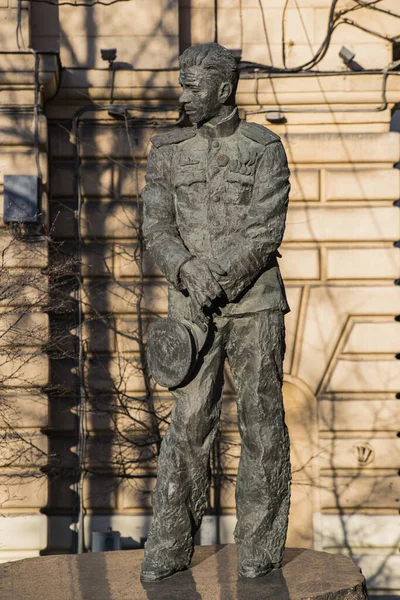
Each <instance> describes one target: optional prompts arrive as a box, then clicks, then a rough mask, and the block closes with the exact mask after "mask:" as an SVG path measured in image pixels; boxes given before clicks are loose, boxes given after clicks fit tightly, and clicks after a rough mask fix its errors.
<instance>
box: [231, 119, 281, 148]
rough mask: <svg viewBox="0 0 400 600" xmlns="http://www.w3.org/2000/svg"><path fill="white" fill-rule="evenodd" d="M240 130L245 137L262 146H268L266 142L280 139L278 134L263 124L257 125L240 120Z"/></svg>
mask: <svg viewBox="0 0 400 600" xmlns="http://www.w3.org/2000/svg"><path fill="white" fill-rule="evenodd" d="M240 132H241V133H242V134H243V135H244V136H246V137H247V138H250V139H251V140H253V142H258V143H259V144H262V145H263V146H268V144H272V143H273V142H279V140H280V139H281V138H280V137H279V135H276V133H274V132H273V131H271V130H270V129H268V128H267V127H264V126H263V125H258V123H246V121H242V123H241V125H240Z"/></svg>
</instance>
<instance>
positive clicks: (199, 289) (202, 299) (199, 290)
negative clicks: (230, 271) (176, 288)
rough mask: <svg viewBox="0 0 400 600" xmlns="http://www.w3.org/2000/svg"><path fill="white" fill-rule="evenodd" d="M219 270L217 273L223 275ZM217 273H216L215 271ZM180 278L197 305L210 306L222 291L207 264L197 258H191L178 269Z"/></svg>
mask: <svg viewBox="0 0 400 600" xmlns="http://www.w3.org/2000/svg"><path fill="white" fill-rule="evenodd" d="M223 273H224V272H223V271H222V270H220V272H219V275H223ZM215 275H217V273H215ZM179 276H180V280H181V283H182V285H183V286H184V287H185V289H186V290H187V291H188V293H189V296H190V297H191V299H192V300H193V301H194V302H195V304H197V305H198V306H199V308H200V309H201V308H203V307H204V306H208V307H210V306H211V303H212V302H213V300H215V299H216V298H218V296H221V295H222V294H223V293H224V292H223V289H222V287H221V286H220V284H219V283H218V281H217V280H216V278H215V276H214V274H213V272H212V271H211V270H210V268H209V267H208V265H207V264H206V263H205V262H204V261H202V260H200V259H199V258H195V257H194V258H192V259H191V260H189V261H188V262H186V263H185V264H184V265H183V266H182V267H181V269H180V273H179Z"/></svg>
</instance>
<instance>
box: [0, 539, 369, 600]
mask: <svg viewBox="0 0 400 600" xmlns="http://www.w3.org/2000/svg"><path fill="white" fill-rule="evenodd" d="M142 560H143V551H142V550H133V551H123V552H107V553H93V554H92V553H91V554H83V555H80V556H72V555H63V556H44V557H39V558H30V559H26V560H22V561H18V562H13V563H6V564H2V565H0V598H1V600H146V599H147V600H278V599H279V600H364V599H366V598H367V594H366V591H365V581H364V577H363V575H362V573H361V572H360V570H359V568H358V567H357V566H356V565H355V564H354V563H353V561H352V560H350V559H349V558H346V557H344V556H339V555H332V554H327V553H325V552H315V551H313V550H302V549H287V550H286V553H285V559H284V565H283V568H282V569H279V570H277V571H273V572H272V573H270V574H269V575H267V576H266V577H263V578H260V579H255V580H242V579H238V577H237V574H236V568H237V560H236V548H235V546H234V545H231V544H229V545H226V546H198V547H196V551H195V554H194V557H193V561H192V567H191V569H190V570H189V571H185V572H181V573H176V574H175V575H174V576H173V577H170V578H169V579H165V580H164V581H162V582H158V583H151V584H143V585H142V584H141V583H140V581H139V573H140V566H141V562H142Z"/></svg>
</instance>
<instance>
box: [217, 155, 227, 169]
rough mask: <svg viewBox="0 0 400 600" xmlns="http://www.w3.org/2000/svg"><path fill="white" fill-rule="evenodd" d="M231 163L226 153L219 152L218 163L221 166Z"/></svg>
mask: <svg viewBox="0 0 400 600" xmlns="http://www.w3.org/2000/svg"><path fill="white" fill-rule="evenodd" d="M228 163H229V158H228V157H227V156H226V155H225V154H219V155H218V156H217V164H218V166H219V167H226V165H227V164H228Z"/></svg>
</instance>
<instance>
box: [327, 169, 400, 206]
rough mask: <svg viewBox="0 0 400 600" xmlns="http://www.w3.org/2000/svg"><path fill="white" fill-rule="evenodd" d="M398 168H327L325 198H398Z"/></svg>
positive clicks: (399, 184)
mask: <svg viewBox="0 0 400 600" xmlns="http://www.w3.org/2000/svg"><path fill="white" fill-rule="evenodd" d="M399 197H400V172H399V170H398V169H393V168H392V169H376V168H375V169H372V168H370V167H369V168H365V169H362V168H359V167H358V168H353V169H346V170H344V169H327V171H326V199H327V200H333V201H335V200H360V201H365V200H398V199H399Z"/></svg>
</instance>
